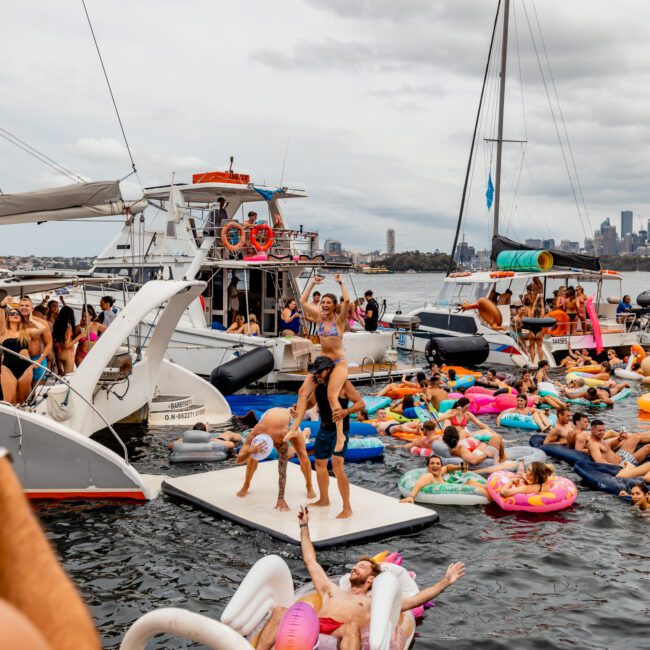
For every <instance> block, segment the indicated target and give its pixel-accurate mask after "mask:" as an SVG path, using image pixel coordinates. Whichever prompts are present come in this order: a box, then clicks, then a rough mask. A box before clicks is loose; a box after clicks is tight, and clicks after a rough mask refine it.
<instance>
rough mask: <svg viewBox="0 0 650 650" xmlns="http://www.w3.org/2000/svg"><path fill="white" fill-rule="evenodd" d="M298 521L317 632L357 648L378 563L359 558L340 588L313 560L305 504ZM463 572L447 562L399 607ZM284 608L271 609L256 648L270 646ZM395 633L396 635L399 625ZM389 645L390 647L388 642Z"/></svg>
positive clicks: (416, 602) (347, 648) (414, 603)
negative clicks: (346, 585) (317, 602)
mask: <svg viewBox="0 0 650 650" xmlns="http://www.w3.org/2000/svg"><path fill="white" fill-rule="evenodd" d="M298 521H299V524H300V546H301V549H302V559H303V562H304V563H305V566H306V567H307V570H308V571H309V575H310V577H311V579H312V581H313V583H314V588H315V589H316V591H317V592H318V595H319V596H320V597H321V601H322V605H321V607H320V609H319V610H318V611H317V612H316V614H317V616H318V623H319V626H320V633H321V634H326V635H329V636H333V637H335V638H336V639H339V641H340V645H339V647H340V648H341V650H360V648H361V635H362V634H363V631H364V630H365V629H366V628H368V626H369V625H370V605H371V597H370V591H371V589H372V584H373V582H374V581H375V578H376V577H377V576H378V575H379V574H380V573H381V571H382V568H381V565H380V564H377V563H376V562H374V561H373V560H371V559H370V558H365V557H364V558H361V559H360V560H359V561H358V562H357V563H356V564H355V565H354V566H353V567H352V570H351V571H350V589H349V591H346V590H344V589H342V588H341V587H339V586H338V584H336V583H334V582H332V581H331V580H330V579H329V578H328V577H327V574H326V573H325V570H324V569H323V567H322V566H321V565H320V564H318V562H317V560H316V551H315V550H314V545H313V544H312V542H311V539H310V538H309V509H308V508H301V509H300V512H299V513H298ZM464 575H465V565H464V564H463V563H462V562H454V563H453V564H450V565H449V567H448V568H447V571H446V573H445V575H444V577H443V578H442V580H440V581H439V582H437V583H436V584H435V585H433V586H431V587H428V588H427V589H423V590H422V591H420V592H418V593H417V594H415V595H414V596H409V597H406V598H402V605H401V611H402V612H407V611H409V610H410V609H413V608H414V607H419V606H420V605H424V604H425V603H427V602H429V601H430V600H432V599H434V598H436V597H437V596H439V595H440V594H441V593H442V592H443V591H444V590H445V589H447V587H450V586H451V585H453V584H454V583H455V582H456V581H457V580H459V579H460V578H462V577H463V576H464ZM286 612H287V610H286V608H284V607H275V608H274V609H273V612H272V614H271V618H270V619H269V622H268V623H267V624H266V626H265V627H264V629H263V630H262V633H261V634H260V638H259V641H258V642H257V648H258V650H270V649H271V648H273V646H274V644H275V635H276V632H277V630H278V627H279V625H280V623H281V622H282V618H283V617H284V615H285V614H286ZM395 636H399V626H397V631H396V632H395V634H394V637H395ZM395 641H396V643H395V646H396V647H399V648H402V647H403V645H404V644H403V640H400V639H395ZM391 647H393V643H392V642H391Z"/></svg>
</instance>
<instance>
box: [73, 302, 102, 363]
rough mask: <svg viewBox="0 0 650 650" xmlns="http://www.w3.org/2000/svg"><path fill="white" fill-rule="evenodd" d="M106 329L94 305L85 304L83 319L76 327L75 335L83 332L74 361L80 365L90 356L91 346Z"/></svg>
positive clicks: (82, 313)
mask: <svg viewBox="0 0 650 650" xmlns="http://www.w3.org/2000/svg"><path fill="white" fill-rule="evenodd" d="M105 330H106V327H105V326H104V325H102V324H101V323H98V322H97V313H96V312H95V308H94V307H93V306H92V305H84V306H83V307H82V312H81V320H80V321H79V325H78V326H77V328H76V329H75V336H77V335H79V334H81V338H80V339H79V344H78V345H77V350H76V352H75V355H74V362H75V364H76V365H77V367H78V366H80V365H81V362H82V361H83V360H84V359H85V358H86V357H87V356H88V353H89V352H90V348H92V347H93V345H95V343H97V339H98V338H99V335H100V334H101V333H102V332H104V331H105Z"/></svg>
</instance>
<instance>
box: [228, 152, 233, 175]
mask: <svg viewBox="0 0 650 650" xmlns="http://www.w3.org/2000/svg"><path fill="white" fill-rule="evenodd" d="M234 162H235V156H230V168H229V169H228V173H230V174H232V165H233V163H234Z"/></svg>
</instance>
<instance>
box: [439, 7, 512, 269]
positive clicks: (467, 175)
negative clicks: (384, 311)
mask: <svg viewBox="0 0 650 650" xmlns="http://www.w3.org/2000/svg"><path fill="white" fill-rule="evenodd" d="M500 9H501V0H499V4H498V5H497V11H496V15H495V17H494V26H493V27H492V38H491V39H490V49H489V52H488V60H487V64H486V65H485V74H484V75H483V86H482V87H481V97H480V99H479V103H478V111H477V112H476V121H475V123H474V133H473V135H472V146H471V148H470V155H469V160H468V161H467V171H466V172H465V183H464V185H463V194H462V197H461V200H460V212H459V214H458V223H457V225H456V232H455V234H454V243H453V246H452V248H451V255H450V257H449V266H448V267H447V275H449V274H450V273H451V271H452V269H453V267H454V257H455V255H456V247H457V246H458V236H459V235H460V228H461V222H462V219H463V212H464V210H465V198H466V196H467V185H468V182H469V178H470V173H471V170H472V159H473V156H474V146H475V144H476V133H477V131H478V126H479V120H480V117H481V107H482V105H483V96H484V94H485V82H486V79H487V76H488V71H489V69H490V61H491V59H492V48H493V47H494V35H495V34H496V30H497V24H498V21H499V10H500Z"/></svg>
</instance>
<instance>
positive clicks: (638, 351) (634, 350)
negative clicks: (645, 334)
mask: <svg viewBox="0 0 650 650" xmlns="http://www.w3.org/2000/svg"><path fill="white" fill-rule="evenodd" d="M630 354H633V355H634V356H635V357H636V361H637V363H641V361H643V359H645V357H646V353H645V350H644V349H643V348H642V347H641V346H640V345H637V344H636V343H635V344H634V345H633V346H631V347H630Z"/></svg>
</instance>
